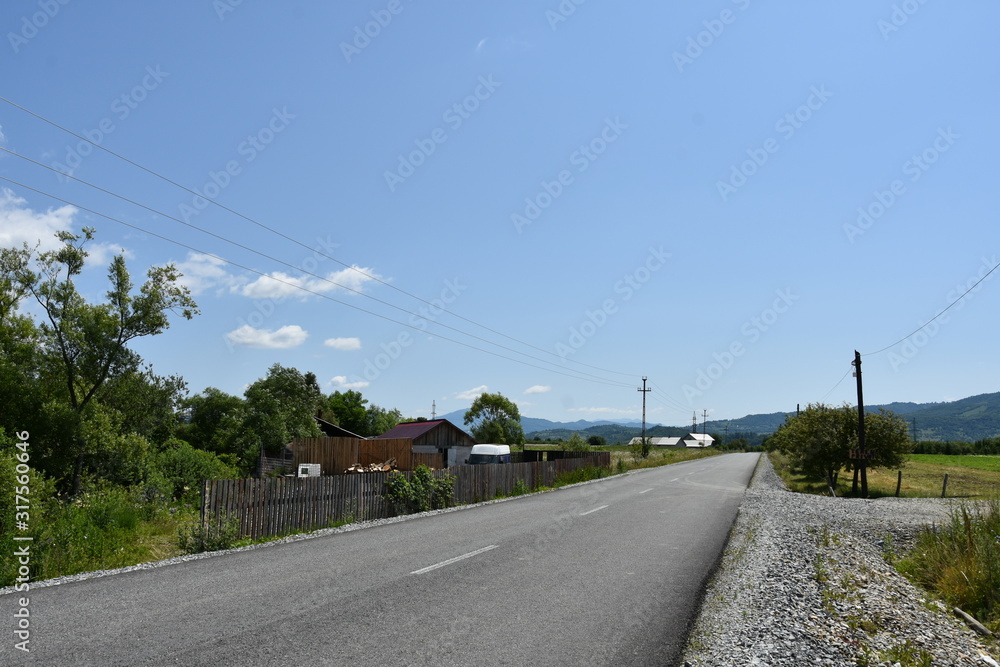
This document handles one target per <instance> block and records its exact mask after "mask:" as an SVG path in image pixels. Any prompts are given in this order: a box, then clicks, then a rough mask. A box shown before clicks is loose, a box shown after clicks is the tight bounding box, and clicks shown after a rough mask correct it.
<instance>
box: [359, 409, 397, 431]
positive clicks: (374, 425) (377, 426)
mask: <svg viewBox="0 0 1000 667" xmlns="http://www.w3.org/2000/svg"><path fill="white" fill-rule="evenodd" d="M367 417H368V431H367V432H365V433H364V434H363V435H366V436H373V435H381V434H383V433H385V432H386V431H389V430H391V429H393V428H395V427H396V425H397V424H399V422H401V421H403V413H402V412H400V411H399V410H397V409H395V408H393V409H392V410H387V409H386V408H382V407H379V406H377V405H370V406H368V415H367Z"/></svg>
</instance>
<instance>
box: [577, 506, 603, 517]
mask: <svg viewBox="0 0 1000 667" xmlns="http://www.w3.org/2000/svg"><path fill="white" fill-rule="evenodd" d="M605 507H607V505H601V506H600V507H595V508H594V509H592V510H587V511H586V512H583V513H582V514H580V516H587V515H588V514H592V513H594V512H597V511H600V510H602V509H604V508H605Z"/></svg>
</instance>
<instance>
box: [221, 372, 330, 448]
mask: <svg viewBox="0 0 1000 667" xmlns="http://www.w3.org/2000/svg"><path fill="white" fill-rule="evenodd" d="M244 396H245V397H246V402H245V404H244V418H243V424H242V430H243V433H242V434H241V438H242V446H241V447H239V449H241V450H242V451H241V458H242V459H243V462H244V465H246V464H247V460H248V459H249V458H254V457H256V456H257V454H259V453H260V449H258V448H256V447H254V444H253V441H254V440H255V439H256V440H258V441H259V444H260V447H262V448H263V449H264V451H267V452H269V453H272V454H274V453H277V452H279V451H280V450H281V448H282V447H284V446H285V445H286V444H288V443H289V442H291V441H292V439H293V438H315V437H319V436H320V435H321V433H320V430H319V427H318V426H317V425H316V420H315V419H314V418H313V416H314V415H315V414H316V412H317V409H318V407H319V400H320V395H319V392H318V388H317V387H316V384H315V382H310V381H309V379H308V377H307V376H306V375H303V374H302V373H300V372H299V371H298V370H296V369H295V368H285V367H284V366H282V365H281V364H274V365H272V366H271V367H270V368H269V369H268V371H267V377H264V378H261V379H260V380H257V381H256V382H254V383H253V384H252V385H250V386H249V387H248V388H247V390H246V392H244Z"/></svg>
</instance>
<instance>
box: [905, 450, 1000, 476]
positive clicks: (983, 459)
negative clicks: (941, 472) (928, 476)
mask: <svg viewBox="0 0 1000 667" xmlns="http://www.w3.org/2000/svg"><path fill="white" fill-rule="evenodd" d="M906 460H907V461H912V462H914V463H928V464H931V465H936V466H946V467H951V466H959V467H962V468H975V469H976V470H989V471H991V472H1000V456H948V455H946V454H910V455H909V456H907V457H906Z"/></svg>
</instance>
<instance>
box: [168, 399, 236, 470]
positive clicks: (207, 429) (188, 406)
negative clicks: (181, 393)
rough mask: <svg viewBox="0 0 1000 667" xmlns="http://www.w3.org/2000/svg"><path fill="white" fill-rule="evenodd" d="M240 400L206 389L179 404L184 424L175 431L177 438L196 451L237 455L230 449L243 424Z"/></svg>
mask: <svg viewBox="0 0 1000 667" xmlns="http://www.w3.org/2000/svg"><path fill="white" fill-rule="evenodd" d="M243 403H244V401H243V399H242V398H241V397H239V396H232V395H230V394H227V393H226V392H224V391H222V390H221V389H216V388H215V387H208V388H206V389H205V390H204V391H202V392H201V393H199V394H196V395H194V396H191V397H189V398H187V399H185V401H184V402H183V404H182V410H183V411H185V412H186V413H187V423H186V424H184V425H183V426H182V427H181V428H180V429H179V430H178V433H177V435H178V437H180V438H181V439H183V440H185V441H186V442H189V443H190V444H191V446H193V447H195V448H196V449H203V450H207V451H211V452H216V453H219V454H237V455H238V454H239V452H237V451H235V449H234V448H233V445H234V442H235V438H234V437H233V436H235V434H236V433H237V432H238V431H239V429H240V428H241V426H242V423H243V412H244V411H243Z"/></svg>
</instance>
